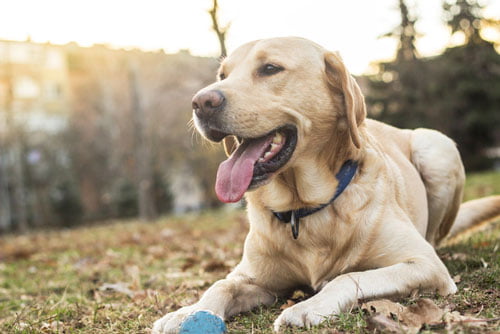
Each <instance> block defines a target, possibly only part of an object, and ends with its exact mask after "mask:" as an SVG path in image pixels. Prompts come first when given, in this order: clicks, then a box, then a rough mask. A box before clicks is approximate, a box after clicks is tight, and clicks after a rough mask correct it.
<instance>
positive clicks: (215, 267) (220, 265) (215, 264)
mask: <svg viewBox="0 0 500 334" xmlns="http://www.w3.org/2000/svg"><path fill="white" fill-rule="evenodd" d="M228 269H229V266H228V265H226V263H225V262H223V261H220V260H211V261H208V262H206V263H204V264H203V270H204V271H206V272H208V273H211V272H214V271H224V270H228Z"/></svg>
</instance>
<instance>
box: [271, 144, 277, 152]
mask: <svg viewBox="0 0 500 334" xmlns="http://www.w3.org/2000/svg"><path fill="white" fill-rule="evenodd" d="M277 147H279V145H278V144H275V143H272V144H271V151H274V150H276V148H277Z"/></svg>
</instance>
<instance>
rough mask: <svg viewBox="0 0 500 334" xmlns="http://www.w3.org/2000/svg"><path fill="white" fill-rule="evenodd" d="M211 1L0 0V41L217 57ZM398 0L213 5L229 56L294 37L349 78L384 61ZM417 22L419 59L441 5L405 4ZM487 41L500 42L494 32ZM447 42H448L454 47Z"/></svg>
mask: <svg viewBox="0 0 500 334" xmlns="http://www.w3.org/2000/svg"><path fill="white" fill-rule="evenodd" d="M211 3H212V0H81V1H76V0H0V39H10V40H26V39H27V38H28V37H29V38H31V40H33V41H35V42H43V43H44V42H51V43H55V44H64V43H68V42H71V41H76V42H77V43H79V44H80V45H83V46H90V45H92V44H95V43H99V44H108V45H110V46H112V47H119V48H122V47H123V48H132V47H137V48H141V49H144V50H158V49H164V50H165V51H166V52H169V53H175V52H177V51H179V50H181V49H189V50H190V51H191V53H192V54H195V55H201V56H217V55H218V53H219V44H218V40H217V37H216V35H215V33H214V32H213V31H212V30H211V19H210V16H209V14H208V9H209V8H210V7H211ZM397 3H398V1H397V0H342V1H340V0H323V1H321V0H302V1H296V0H219V5H220V21H221V23H222V24H226V23H230V24H231V25H230V29H229V32H228V35H227V46H228V51H229V53H230V52H231V51H232V50H234V49H235V48H236V47H238V46H239V45H241V44H243V43H246V42H249V41H252V40H255V39H261V38H268V37H277V36H301V37H305V38H309V39H311V40H313V41H315V42H317V43H319V44H321V45H323V46H324V47H325V48H327V49H329V50H332V51H340V53H341V55H342V57H343V58H344V61H345V62H346V64H347V66H348V68H349V69H350V70H351V72H352V73H354V74H362V73H366V72H367V71H369V68H370V67H369V65H370V63H371V62H374V61H377V60H388V59H390V58H391V57H392V56H393V55H394V51H395V49H396V46H397V42H396V41H395V40H393V39H388V38H379V36H381V35H383V34H385V33H387V32H389V31H391V30H392V29H393V28H394V27H395V26H397V25H398V23H399V20H400V14H399V10H398V8H397ZM407 3H408V5H409V6H410V7H411V8H412V11H414V12H415V13H416V14H417V15H418V17H419V21H418V24H417V30H418V32H419V33H420V34H421V37H420V38H419V40H418V43H417V47H418V50H419V52H420V54H421V55H423V56H427V55H433V54H438V53H439V52H441V51H442V50H443V49H444V48H445V47H446V45H448V44H449V43H450V33H449V31H448V29H447V28H446V27H445V25H444V24H443V22H442V10H441V0H407ZM483 3H484V4H485V5H486V9H485V14H486V16H489V17H497V18H500V1H499V0H484V1H483ZM492 38H498V39H500V36H498V35H496V36H495V35H492ZM453 42H454V41H451V43H453Z"/></svg>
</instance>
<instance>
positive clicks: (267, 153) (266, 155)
mask: <svg viewBox="0 0 500 334" xmlns="http://www.w3.org/2000/svg"><path fill="white" fill-rule="evenodd" d="M271 154H272V153H271V152H266V154H264V159H267V158H269V156H270V155H271Z"/></svg>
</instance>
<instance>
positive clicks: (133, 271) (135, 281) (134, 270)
mask: <svg viewBox="0 0 500 334" xmlns="http://www.w3.org/2000/svg"><path fill="white" fill-rule="evenodd" d="M125 271H126V272H127V274H128V275H129V276H130V278H131V280H132V283H131V284H130V285H131V288H132V289H134V290H139V289H140V288H141V274H140V272H139V267H138V266H128V267H126V268H125Z"/></svg>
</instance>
